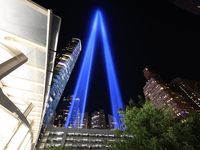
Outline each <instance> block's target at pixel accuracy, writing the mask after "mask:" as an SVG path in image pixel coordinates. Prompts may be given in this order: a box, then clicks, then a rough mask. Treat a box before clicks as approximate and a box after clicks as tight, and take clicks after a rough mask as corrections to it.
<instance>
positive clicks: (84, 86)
mask: <svg viewBox="0 0 200 150" xmlns="http://www.w3.org/2000/svg"><path fill="white" fill-rule="evenodd" d="M97 31H100V32H97ZM97 33H101V37H102V43H103V50H104V58H105V68H106V72H107V79H108V86H109V93H110V103H111V109H112V115H113V116H114V117H115V119H116V120H115V121H116V122H117V123H118V124H116V128H119V129H122V127H121V124H122V122H121V120H120V117H119V114H118V110H119V109H120V108H122V107H123V102H122V99H121V94H120V90H119V86H118V82H117V78H116V73H115V69H114V64H113V60H112V55H111V51H110V47H109V43H108V38H107V34H106V28H105V25H104V21H103V17H102V13H101V11H99V10H97V12H96V14H95V17H94V20H93V25H92V30H91V33H90V36H89V40H88V44H87V48H86V53H85V56H84V59H83V63H82V66H81V70H80V73H79V77H78V80H77V83H76V87H75V91H74V97H76V98H79V99H80V102H79V111H80V113H81V123H82V122H83V119H84V112H85V106H86V102H87V95H88V87H89V82H90V74H91V68H92V61H93V54H94V50H95V44H96V43H95V42H96V41H97V39H96V38H97V36H96V35H97ZM73 111H74V101H72V104H71V106H70V110H69V114H68V117H67V121H66V124H65V127H68V126H70V122H73V119H75V118H76V117H72V114H73Z"/></svg>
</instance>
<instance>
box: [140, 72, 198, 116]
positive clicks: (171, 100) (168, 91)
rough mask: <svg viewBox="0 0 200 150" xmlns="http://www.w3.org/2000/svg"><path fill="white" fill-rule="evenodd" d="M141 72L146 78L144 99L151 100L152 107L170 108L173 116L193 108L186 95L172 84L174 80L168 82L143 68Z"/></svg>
mask: <svg viewBox="0 0 200 150" xmlns="http://www.w3.org/2000/svg"><path fill="white" fill-rule="evenodd" d="M143 72H144V76H145V78H146V79H147V83H146V85H145V86H144V88H143V92H144V95H145V97H146V99H149V100H150V101H152V102H153V106H154V107H159V106H164V109H169V108H171V109H172V115H173V116H180V115H183V114H185V113H189V112H191V111H193V110H194V107H193V106H192V105H191V103H190V102H191V101H189V100H188V97H187V96H186V95H185V94H184V93H183V92H180V91H179V90H178V89H177V88H176V86H174V85H175V80H174V81H173V82H172V83H171V84H169V83H167V82H166V81H165V80H163V79H162V78H161V77H160V76H159V75H158V74H157V73H155V72H154V71H151V70H149V69H147V68H145V69H144V70H143Z"/></svg>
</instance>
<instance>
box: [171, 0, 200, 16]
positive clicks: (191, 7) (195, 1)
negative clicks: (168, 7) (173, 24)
mask: <svg viewBox="0 0 200 150" xmlns="http://www.w3.org/2000/svg"><path fill="white" fill-rule="evenodd" d="M171 2H172V3H173V4H175V5H176V6H178V7H180V8H182V9H184V10H186V11H188V12H191V13H194V14H196V15H200V9H199V8H200V1H199V0H171Z"/></svg>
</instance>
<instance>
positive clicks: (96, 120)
mask: <svg viewBox="0 0 200 150" xmlns="http://www.w3.org/2000/svg"><path fill="white" fill-rule="evenodd" d="M91 128H96V129H105V128H106V117H105V113H104V110H103V109H100V110H99V111H95V112H93V113H92V119H91Z"/></svg>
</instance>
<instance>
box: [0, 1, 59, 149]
mask: <svg viewBox="0 0 200 150" xmlns="http://www.w3.org/2000/svg"><path fill="white" fill-rule="evenodd" d="M0 6H1V9H0V22H1V23H0V51H1V52H0V99H1V100H0V122H1V124H0V149H1V150H3V149H7V150H15V149H19V150H31V149H34V148H35V145H36V142H37V139H38V136H39V133H40V129H41V126H42V121H43V118H44V113H45V110H46V107H47V101H48V94H49V90H50V85H51V79H52V75H53V74H52V72H53V68H54V59H55V54H56V49H57V41H58V36H59V30H60V24H61V19H60V18H59V17H58V16H56V15H54V14H53V11H52V10H48V9H45V8H43V7H41V6H39V5H38V4H36V3H34V2H32V1H28V0H1V1H0ZM2 122H4V123H2Z"/></svg>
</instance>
